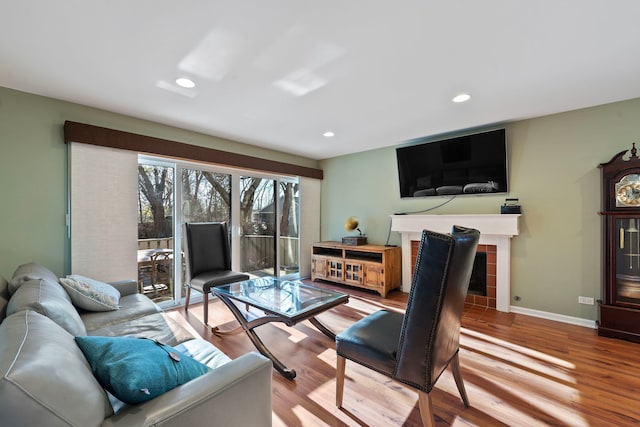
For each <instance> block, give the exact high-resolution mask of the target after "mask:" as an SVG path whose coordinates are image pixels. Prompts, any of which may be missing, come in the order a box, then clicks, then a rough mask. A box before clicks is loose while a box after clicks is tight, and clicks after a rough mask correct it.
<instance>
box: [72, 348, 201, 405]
mask: <svg viewBox="0 0 640 427" xmlns="http://www.w3.org/2000/svg"><path fill="white" fill-rule="evenodd" d="M75 339H76V343H77V344H78V346H79V347H80V349H81V350H82V352H83V353H84V355H85V357H86V358H87V360H88V361H89V364H90V365H91V369H92V371H93V374H94V376H95V377H96V378H97V379H98V382H100V384H101V385H102V387H104V388H105V389H106V390H108V391H109V392H110V393H111V394H113V395H114V396H115V397H117V398H118V399H120V400H122V401H123V402H125V403H128V404H130V405H135V404H138V403H142V402H146V401H147V400H151V399H153V398H154V397H157V396H159V395H161V394H162V393H164V392H167V391H169V390H171V389H173V388H175V387H177V386H179V385H181V384H184V383H186V382H189V381H191V380H192V379H194V378H196V377H199V376H200V375H202V374H204V373H205V372H207V371H208V369H209V368H207V366H206V365H203V364H202V363H200V362H198V361H197V360H194V359H192V358H191V357H189V356H187V355H185V354H183V353H180V352H179V351H177V350H176V349H175V348H173V347H171V346H168V345H165V344H161V343H159V342H157V341H153V340H150V339H145V338H131V337H98V336H84V337H75Z"/></svg>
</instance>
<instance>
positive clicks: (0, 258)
mask: <svg viewBox="0 0 640 427" xmlns="http://www.w3.org/2000/svg"><path fill="white" fill-rule="evenodd" d="M65 120H72V121H76V122H80V123H88V124H92V125H96V126H104V127H108V128H113V129H119V130H124V131H127V132H133V133H139V134H143V135H150V136H155V137H159V138H165V139H169V140H174V141H180V142H184V143H187V144H194V145H200V146H205V147H210V148H216V149H219V150H224V151H230V152H236V153H241V154H247V155H251V156H255V157H262V158H265V159H270V160H277V161H281V162H288V163H292V164H297V165H301V166H306V167H313V168H318V162H317V161H315V160H312V159H307V158H303V157H298V156H293V155H290V154H285V153H280V152H277V151H272V150H266V149H263V148H259V147H255V146H251V145H247V144H241V143H238V142H234V141H229V140H225V139H221V138H215V137H211V136H207V135H203V134H199V133H195V132H189V131H186V130H183V129H178V128H175V127H170V126H165V125H161V124H158V123H153V122H149V121H145V120H139V119H135V118H132V117H127V116H123V115H120V114H114V113H110V112H106V111H102V110H98V109H94V108H89V107H85V106H81V105H77V104H72V103H69V102H64V101H60V100H55V99H51V98H45V97H41V96H36V95H31V94H27V93H24V92H19V91H15V90H11V89H7V88H3V87H0V200H1V201H0V241H1V242H2V244H0V275H2V276H4V277H6V278H10V277H11V275H12V274H13V271H14V270H15V268H16V267H17V266H18V265H20V264H22V263H25V262H29V261H38V262H40V263H42V264H44V265H46V266H47V267H49V268H51V269H52V270H53V271H54V272H55V273H56V274H58V275H63V274H65V273H66V272H67V271H68V266H69V259H68V257H69V243H68V239H67V230H66V226H65V212H66V205H67V147H66V144H64V140H63V129H62V126H63V124H64V122H65Z"/></svg>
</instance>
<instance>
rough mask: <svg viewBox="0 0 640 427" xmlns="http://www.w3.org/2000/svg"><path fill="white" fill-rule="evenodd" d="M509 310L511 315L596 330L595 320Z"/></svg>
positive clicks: (515, 307) (517, 308) (535, 311)
mask: <svg viewBox="0 0 640 427" xmlns="http://www.w3.org/2000/svg"><path fill="white" fill-rule="evenodd" d="M509 310H510V311H511V312H512V313H518V314H525V315H527V316H533V317H540V318H542V319H547V320H555V321H556V322H563V323H569V324H571V325H578V326H584V327H585V328H591V329H596V327H597V325H596V321H595V320H589V319H583V318H581V317H573V316H565V315H564V314H556V313H549V312H548V311H540V310H533V309H530V308H524V307H517V306H513V305H512V306H511V307H509Z"/></svg>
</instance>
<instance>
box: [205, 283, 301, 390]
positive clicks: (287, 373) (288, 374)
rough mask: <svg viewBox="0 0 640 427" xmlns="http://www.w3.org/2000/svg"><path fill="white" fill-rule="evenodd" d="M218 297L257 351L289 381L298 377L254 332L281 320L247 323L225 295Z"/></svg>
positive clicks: (215, 329) (229, 332) (262, 319)
mask: <svg viewBox="0 0 640 427" xmlns="http://www.w3.org/2000/svg"><path fill="white" fill-rule="evenodd" d="M218 297H219V298H220V300H221V301H222V302H223V303H224V304H225V305H226V306H227V307H229V310H231V313H233V315H234V316H235V318H236V320H237V321H238V323H240V327H242V329H244V331H245V332H246V333H247V336H248V337H249V339H250V340H251V342H252V343H253V345H254V346H255V347H256V349H257V350H258V351H259V352H260V353H261V354H262V355H263V356H265V357H268V358H269V359H270V360H271V362H272V363H273V367H274V368H276V370H277V371H278V372H280V373H281V374H282V376H284V377H285V378H286V379H288V380H293V379H294V378H295V377H296V371H295V370H294V369H289V368H287V367H286V366H285V365H284V364H283V363H282V362H281V361H280V360H279V359H278V358H277V357H276V356H275V355H274V354H273V353H271V351H269V349H268V348H267V346H266V345H264V343H263V342H262V340H261V339H260V337H259V336H258V335H257V334H256V333H255V331H254V330H253V329H254V328H255V327H257V326H260V325H264V324H265V323H270V322H273V321H278V320H280V319H278V318H269V317H263V318H260V319H258V320H256V321H253V322H247V319H246V318H245V316H244V314H242V312H241V311H240V310H239V309H238V307H236V305H235V304H234V303H233V301H231V300H230V299H228V298H226V297H225V296H224V295H218ZM212 330H213V332H214V333H216V334H220V333H222V334H225V331H220V330H219V329H218V328H212ZM234 332H235V333H237V332H236V330H233V331H228V332H226V333H227V334H232V333H234Z"/></svg>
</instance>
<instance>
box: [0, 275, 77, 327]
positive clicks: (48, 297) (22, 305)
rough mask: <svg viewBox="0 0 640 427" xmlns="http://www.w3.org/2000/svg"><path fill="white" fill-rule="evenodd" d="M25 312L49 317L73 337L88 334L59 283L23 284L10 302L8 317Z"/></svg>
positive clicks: (45, 281) (37, 282) (47, 281)
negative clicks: (34, 312)
mask: <svg viewBox="0 0 640 427" xmlns="http://www.w3.org/2000/svg"><path fill="white" fill-rule="evenodd" d="M23 310H32V311H36V312H38V313H40V314H43V315H45V316H47V317H48V318H50V319H51V320H53V321H54V322H56V323H57V324H58V325H60V326H62V327H63V328H64V329H65V330H67V332H69V333H70V334H71V335H73V336H77V335H86V334H87V331H86V329H85V327H84V323H82V319H80V315H79V314H78V311H77V310H76V309H75V307H74V306H73V304H71V299H70V298H69V295H68V294H67V292H66V291H65V290H64V288H63V287H62V286H60V284H59V283H58V282H57V281H56V282H51V281H49V280H45V279H37V280H29V281H26V282H23V283H22V284H21V285H20V286H19V287H18V288H17V290H16V291H15V293H14V294H13V295H12V296H11V299H10V300H9V304H8V306H7V316H10V315H12V314H14V313H17V312H19V311H23Z"/></svg>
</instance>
